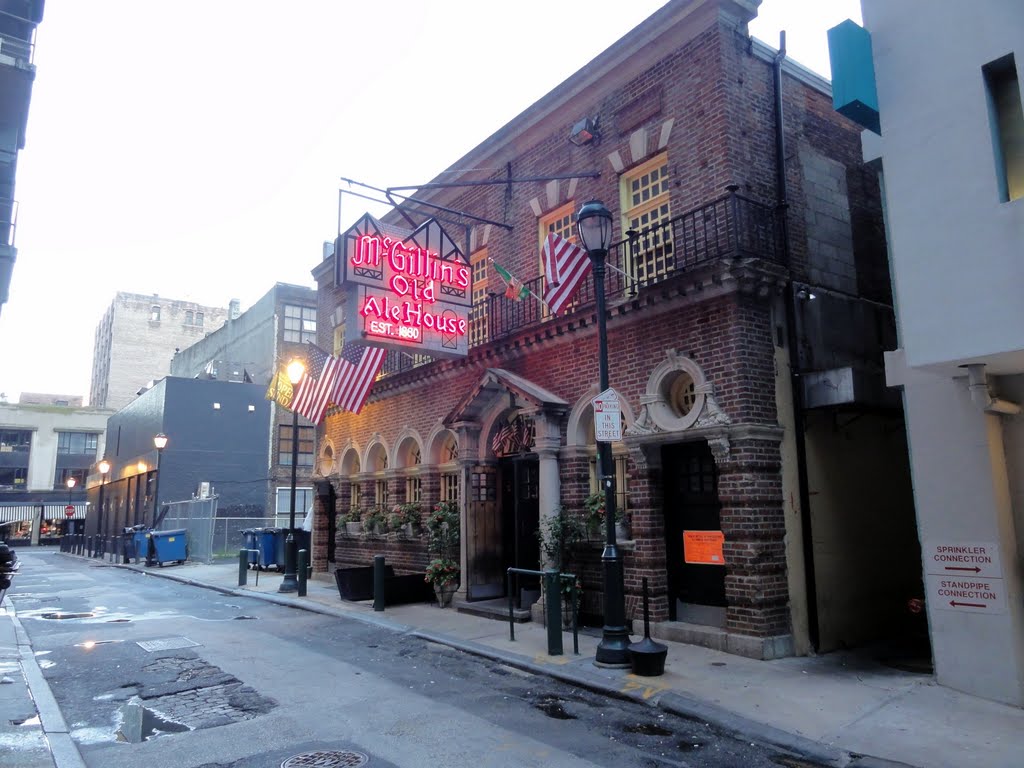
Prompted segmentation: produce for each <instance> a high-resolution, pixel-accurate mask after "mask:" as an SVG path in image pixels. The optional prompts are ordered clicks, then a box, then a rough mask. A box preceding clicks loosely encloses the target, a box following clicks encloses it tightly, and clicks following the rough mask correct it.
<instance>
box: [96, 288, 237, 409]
mask: <svg viewBox="0 0 1024 768" xmlns="http://www.w3.org/2000/svg"><path fill="white" fill-rule="evenodd" d="M232 314H235V315H237V314H238V302H237V301H234V300H233V301H232V302H231V304H230V306H229V308H228V309H225V308H223V307H206V306H203V305H201V304H196V303H195V302H191V301H180V300H177V299H167V298H162V297H160V296H158V295H157V294H152V295H149V296H145V295H142V294H136V293H124V292H121V291H119V292H118V293H117V294H116V295H115V296H114V300H113V301H112V302H111V304H110V307H109V308H108V309H107V311H106V312H105V313H104V315H103V319H102V320H100V322H99V324H98V325H97V326H96V337H95V342H94V344H93V358H92V378H91V381H90V392H89V402H90V404H91V405H94V406H96V407H97V408H112V409H113V410H118V409H119V408H122V407H123V406H125V405H127V404H128V403H130V402H131V401H132V400H134V399H135V398H136V397H138V394H139V391H140V390H141V389H143V388H144V387H146V386H147V385H149V384H151V383H152V382H154V381H156V380H158V379H161V378H163V377H164V376H166V375H167V374H168V373H169V372H170V365H171V358H172V357H173V356H174V353H175V352H176V351H177V350H178V349H183V348H185V347H187V346H189V345H190V344H193V343H194V342H196V341H198V340H199V339H201V338H203V336H204V335H205V334H207V333H209V332H210V331H212V330H216V329H217V328H220V327H221V325H223V324H224V321H225V320H226V319H227V318H228V317H229V316H231V315H232Z"/></svg>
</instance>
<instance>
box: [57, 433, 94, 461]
mask: <svg viewBox="0 0 1024 768" xmlns="http://www.w3.org/2000/svg"><path fill="white" fill-rule="evenodd" d="M98 447H99V435H97V434H95V433H92V432H58V433H57V453H75V454H82V455H90V456H95V455H96V449H97V448H98Z"/></svg>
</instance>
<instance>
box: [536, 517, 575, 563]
mask: <svg viewBox="0 0 1024 768" xmlns="http://www.w3.org/2000/svg"><path fill="white" fill-rule="evenodd" d="M537 537H538V539H539V540H540V546H541V550H542V551H543V553H544V557H545V559H546V561H547V563H548V564H549V565H550V566H551V567H553V568H556V569H558V570H559V571H567V570H569V563H570V561H571V558H572V548H573V547H574V546H576V545H577V544H579V543H581V542H584V541H586V540H587V522H586V520H585V519H584V518H583V517H581V516H580V515H578V514H574V513H572V512H569V511H567V510H565V509H559V510H558V514H556V515H553V516H551V517H545V518H544V519H543V520H541V523H540V527H539V528H538V530H537Z"/></svg>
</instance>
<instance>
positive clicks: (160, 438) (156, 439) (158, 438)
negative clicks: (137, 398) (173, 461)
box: [153, 432, 167, 526]
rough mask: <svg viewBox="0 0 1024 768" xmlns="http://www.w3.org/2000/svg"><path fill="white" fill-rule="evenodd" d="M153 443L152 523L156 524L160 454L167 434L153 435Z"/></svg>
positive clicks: (158, 509)
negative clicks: (154, 459)
mask: <svg viewBox="0 0 1024 768" xmlns="http://www.w3.org/2000/svg"><path fill="white" fill-rule="evenodd" d="M153 445H154V446H155V447H156V480H155V481H153V525H154V526H156V524H157V519H156V518H157V515H158V514H159V513H160V456H161V455H162V454H163V452H164V448H166V447H167V435H165V434H164V433H163V432H160V433H158V434H156V435H154V436H153Z"/></svg>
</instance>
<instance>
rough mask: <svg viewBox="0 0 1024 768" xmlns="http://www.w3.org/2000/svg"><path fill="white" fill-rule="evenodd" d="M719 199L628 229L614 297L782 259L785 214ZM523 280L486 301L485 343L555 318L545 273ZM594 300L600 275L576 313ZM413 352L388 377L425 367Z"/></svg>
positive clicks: (614, 276)
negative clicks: (743, 261) (737, 261)
mask: <svg viewBox="0 0 1024 768" xmlns="http://www.w3.org/2000/svg"><path fill="white" fill-rule="evenodd" d="M736 190H737V188H736V187H729V192H728V194H726V195H724V196H723V197H720V198H718V199H717V200H712V201H711V202H709V203H706V204H705V205H702V206H700V207H698V208H694V209H693V210H690V211H687V212H686V213H684V214H682V215H680V216H676V217H675V218H672V219H669V220H668V221H666V222H663V223H660V224H657V225H655V226H652V227H649V228H647V229H644V230H643V231H640V232H629V233H627V235H628V236H627V237H626V238H625V239H623V240H620V241H619V242H617V243H614V244H613V245H612V247H611V248H610V249H609V252H608V258H607V262H606V264H607V270H606V272H605V297H606V299H607V300H608V301H611V302H614V301H616V300H619V299H622V298H627V297H629V296H635V295H637V294H638V293H639V292H640V291H641V290H642V289H644V288H646V287H648V286H651V285H655V284H657V283H660V282H663V281H665V280H669V279H671V278H673V277H675V276H676V275H679V274H680V273H682V272H685V271H687V270H692V269H695V268H697V267H701V266H703V265H706V264H708V263H711V262H714V261H716V260H721V259H733V258H756V259H763V260H765V261H769V262H774V263H782V261H783V249H782V245H781V241H780V232H779V226H778V217H777V216H776V215H775V209H774V208H773V207H771V206H768V205H764V204H763V203H759V202H757V201H756V200H751V199H750V198H747V197H744V196H743V195H740V194H737V191H736ZM524 285H525V286H526V287H527V288H528V289H529V291H530V293H531V294H532V295H528V296H527V297H526V298H523V299H511V298H508V297H507V296H505V295H504V294H491V295H490V296H488V297H487V298H486V299H485V301H486V307H485V312H484V314H485V316H486V318H487V333H486V334H485V335H484V340H483V341H482V342H481V343H482V344H487V343H490V342H492V341H496V340H497V339H501V338H504V337H506V336H508V335H510V334H512V333H514V332H515V331H518V330H521V329H523V328H529V327H531V326H535V325H540V324H542V323H544V322H546V321H548V320H550V319H551V318H552V315H551V313H550V311H549V310H548V308H547V307H546V305H544V304H543V303H542V302H541V300H540V299H541V298H542V297H543V296H544V290H545V288H546V281H545V277H544V275H540V276H538V277H535V278H533V279H532V280H528V281H526V282H525V283H524ZM594 301H595V295H594V276H593V273H591V274H589V275H588V276H587V277H586V279H584V281H583V283H582V284H581V285H580V288H579V290H578V291H577V293H576V296H575V298H574V299H573V301H572V304H571V305H570V306H569V311H570V312H571V311H572V310H574V309H579V308H582V307H587V306H590V305H591V304H593V303H594ZM421 364H422V361H418V360H414V359H413V358H411V357H409V356H408V355H404V354H402V353H397V352H389V353H388V356H387V358H386V360H385V362H384V366H383V368H382V374H383V375H389V374H394V373H400V372H403V371H407V370H411V369H412V368H415V367H417V366H418V365H421Z"/></svg>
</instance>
